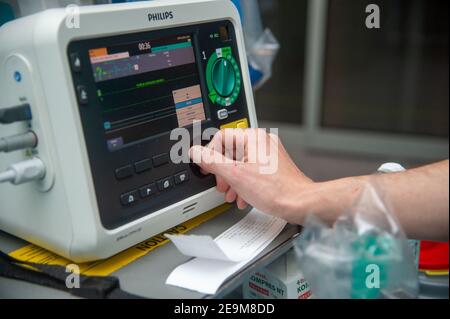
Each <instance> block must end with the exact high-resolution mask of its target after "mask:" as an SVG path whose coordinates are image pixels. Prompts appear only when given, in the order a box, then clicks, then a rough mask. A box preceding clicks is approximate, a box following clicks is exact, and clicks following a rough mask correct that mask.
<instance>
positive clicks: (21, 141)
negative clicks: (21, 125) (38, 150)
mask: <svg viewBox="0 0 450 319" xmlns="http://www.w3.org/2000/svg"><path fill="white" fill-rule="evenodd" d="M37 144H38V138H37V136H36V134H35V133H34V132H32V131H29V132H27V133H25V134H18V135H12V136H7V137H0V152H6V153H8V152H13V151H17V150H23V149H27V148H35V147H36V146H37Z"/></svg>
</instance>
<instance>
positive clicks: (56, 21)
mask: <svg viewBox="0 0 450 319" xmlns="http://www.w3.org/2000/svg"><path fill="white" fill-rule="evenodd" d="M161 11H163V12H164V11H172V12H173V13H174V17H173V19H170V20H159V21H152V22H151V23H150V22H149V20H148V17H147V15H148V13H149V12H161ZM70 12H73V10H72V11H68V12H66V10H65V9H51V10H47V11H44V12H41V13H38V14H35V15H31V16H28V17H25V18H21V19H18V20H15V21H12V22H10V23H7V24H5V25H4V26H2V27H1V28H0V70H1V71H0V107H6V106H12V105H17V104H21V103H24V102H27V103H29V104H30V105H31V108H32V112H33V120H32V121H31V122H30V123H15V124H11V125H0V136H9V135H12V134H18V133H23V132H24V131H26V130H27V129H28V126H31V128H32V129H33V131H35V132H36V134H37V135H38V136H39V145H38V147H37V149H36V150H35V151H34V153H30V152H14V153H11V154H0V170H4V169H6V168H7V166H8V165H9V164H11V163H15V162H19V161H22V160H25V159H27V158H30V157H32V156H37V157H39V158H40V159H42V160H43V161H44V163H45V164H46V167H47V174H46V177H45V179H44V180H43V181H41V182H36V183H30V184H25V185H21V186H13V185H11V184H0V229H1V230H4V231H6V232H8V233H11V234H13V235H15V236H18V237H21V238H23V239H25V240H27V241H30V242H32V243H35V244H37V245H39V246H41V247H44V248H46V249H49V250H51V251H54V252H56V253H57V254H60V255H62V256H64V257H67V258H69V259H70V260H73V261H75V262H85V261H91V260H97V259H103V258H107V257H109V256H112V255H114V254H116V253H118V252H120V251H122V250H124V249H126V248H128V247H130V246H132V245H134V244H137V243H139V242H141V241H143V240H146V239H148V238H149V237H151V236H153V235H155V234H158V233H160V232H162V231H164V230H166V229H168V228H170V227H173V226H175V225H177V224H179V223H182V222H184V221H186V220H188V219H191V218H193V217H195V216H197V215H199V214H201V213H204V212H206V211H208V210H210V209H212V208H214V207H216V206H218V205H220V204H221V203H223V202H224V197H223V195H222V194H220V193H218V192H217V191H216V190H215V189H214V188H212V189H209V190H207V191H205V192H202V193H200V194H197V195H195V196H193V197H190V198H188V199H185V200H183V201H181V202H178V203H176V204H174V205H171V206H169V207H166V208H164V209H162V210H159V211H157V212H155V213H153V214H151V215H147V216H145V217H142V218H140V219H138V220H135V221H133V222H130V223H128V224H126V225H124V226H121V227H119V228H116V229H114V230H107V229H105V228H104V227H103V226H102V223H101V221H100V217H99V212H98V205H97V200H96V196H95V188H94V184H93V179H92V175H91V169H90V164H89V160H88V154H87V149H86V143H85V139H84V135H83V130H82V124H81V120H80V115H79V112H78V103H77V99H76V95H75V90H74V89H73V82H72V78H71V70H70V64H69V60H68V58H67V47H68V44H69V43H70V42H71V41H73V40H79V39H89V38H95V37H103V36H111V35H120V34H127V33H135V32H142V31H151V30H158V29H165V28H172V27H177V26H184V25H191V24H198V23H202V22H211V21H217V20H224V19H228V20H230V21H231V22H232V23H233V25H234V27H235V32H236V41H237V44H238V48H239V59H240V61H241V69H242V78H243V89H244V90H245V92H246V98H247V105H248V113H249V117H250V118H249V119H250V126H251V127H256V126H257V123H256V116H255V110H254V102H253V95H252V88H251V83H250V79H249V74H248V69H247V67H246V65H247V58H246V54H245V46H244V40H243V35H242V30H241V22H240V17H239V14H238V12H237V10H236V8H235V7H234V5H233V4H232V3H231V1H229V0H189V1H185V0H175V1H172V0H167V1H146V2H137V3H125V4H116V5H99V6H86V7H80V8H79V23H80V25H79V28H77V27H76V25H74V22H76V20H73V18H72V17H71V16H69V15H68V13H70ZM70 26H71V27H70ZM16 71H19V72H20V73H21V77H22V78H21V81H20V82H17V81H16V80H15V79H14V73H15V72H16ZM195 203H197V204H196V205H195V206H194V207H195V209H193V210H191V211H189V212H188V213H185V212H184V210H183V208H185V207H188V206H190V205H192V204H195ZM190 209H192V207H191V208H190Z"/></svg>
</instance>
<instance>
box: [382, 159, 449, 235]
mask: <svg viewBox="0 0 450 319" xmlns="http://www.w3.org/2000/svg"><path fill="white" fill-rule="evenodd" d="M377 178H378V181H379V184H380V187H381V189H382V190H383V191H384V192H385V194H386V197H387V200H389V202H390V203H391V205H392V208H393V210H394V212H395V214H396V215H397V218H398V220H399V221H400V224H401V225H402V227H403V229H404V230H405V232H406V233H407V235H408V237H409V238H416V239H430V240H441V241H447V240H448V234H449V186H448V185H449V184H448V183H449V162H448V161H444V162H440V163H436V164H432V165H427V166H424V167H420V168H416V169H412V170H408V171H406V172H403V173H396V174H386V175H380V176H377Z"/></svg>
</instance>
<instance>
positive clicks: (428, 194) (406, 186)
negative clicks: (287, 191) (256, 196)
mask: <svg viewBox="0 0 450 319" xmlns="http://www.w3.org/2000/svg"><path fill="white" fill-rule="evenodd" d="M448 174H449V171H448V161H445V162H441V163H436V164H433V165H428V166H425V167H421V168H417V169H413V170H409V171H406V172H402V173H393V174H380V175H373V176H359V177H349V178H343V179H338V180H333V181H329V182H323V183H316V184H314V185H313V186H311V187H308V188H306V189H304V190H302V191H301V192H299V193H300V194H301V195H300V196H298V195H297V196H296V195H295V194H293V195H292V196H290V197H291V199H287V201H286V202H285V207H286V214H285V215H286V219H287V220H288V221H290V222H295V223H299V224H302V223H303V222H304V217H305V216H306V215H308V214H315V215H317V216H318V217H319V218H320V219H322V220H323V221H325V222H327V223H328V224H332V223H334V221H335V220H336V219H337V218H338V217H339V216H340V215H341V214H343V213H345V212H348V211H349V209H350V208H351V206H352V205H353V203H354V202H355V200H356V199H357V198H358V196H359V194H360V193H361V191H362V189H363V188H364V186H365V185H366V183H367V182H368V181H369V180H370V179H373V180H374V181H376V183H377V184H378V185H379V186H380V189H381V191H382V192H383V196H384V198H385V199H386V200H387V201H389V203H390V204H391V206H392V208H393V210H394V214H396V216H397V218H398V220H399V222H400V224H401V225H402V228H403V229H404V230H405V232H406V234H407V235H408V237H409V238H417V239H431V240H448V231H449V229H448V228H449V195H448V193H449V188H448V187H449V186H448V182H449V175H448Z"/></svg>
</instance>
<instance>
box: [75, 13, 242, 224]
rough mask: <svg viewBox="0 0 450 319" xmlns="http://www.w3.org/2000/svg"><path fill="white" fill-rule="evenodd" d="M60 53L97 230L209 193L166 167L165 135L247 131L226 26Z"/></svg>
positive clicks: (168, 144)
mask: <svg viewBox="0 0 450 319" xmlns="http://www.w3.org/2000/svg"><path fill="white" fill-rule="evenodd" d="M67 54H68V60H69V63H70V65H71V70H72V78H73V82H74V92H75V94H76V95H77V100H78V108H79V112H80V117H81V121H82V126H83V130H84V137H85V141H86V144H87V145H86V146H87V151H88V154H89V160H90V167H91V171H92V176H93V182H94V186H95V192H96V198H97V202H98V206H99V207H98V208H99V212H100V219H101V221H102V224H103V226H104V227H105V228H107V229H114V228H116V227H119V226H121V225H124V224H126V223H129V222H130V221H132V220H135V219H138V218H140V217H143V216H146V215H148V214H151V213H154V212H156V211H158V210H160V209H162V208H165V207H167V206H169V205H171V204H174V203H177V202H179V201H181V200H183V199H186V198H188V197H191V196H193V195H195V194H198V193H200V192H202V191H205V190H207V189H210V188H211V187H214V186H215V181H214V178H213V176H203V175H202V174H201V173H200V172H199V170H198V168H197V167H196V166H194V165H192V164H189V163H179V164H175V163H173V162H172V161H171V159H170V150H171V148H172V146H173V145H174V144H175V143H177V142H178V140H174V141H171V140H170V132H171V131H172V130H173V129H175V128H186V130H187V131H188V132H189V133H190V134H189V136H190V140H191V143H192V129H193V125H192V124H193V121H201V124H202V126H201V127H202V130H204V129H206V128H209V127H216V128H220V127H227V126H228V127H230V126H235V127H246V126H247V125H248V123H249V119H248V108H247V103H246V95H245V90H244V83H243V79H242V75H241V74H242V73H241V64H240V60H239V54H238V47H237V42H236V34H235V30H234V26H233V24H232V23H231V22H230V21H228V20H224V21H217V22H211V23H204V24H199V25H191V26H184V27H177V28H172V29H164V30H157V31H149V32H140V33H133V34H127V35H119V36H112V37H106V38H96V39H87V40H79V41H73V42H71V43H70V44H69V47H68V52H67ZM244 67H245V66H244ZM205 142H206V141H202V143H205Z"/></svg>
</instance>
